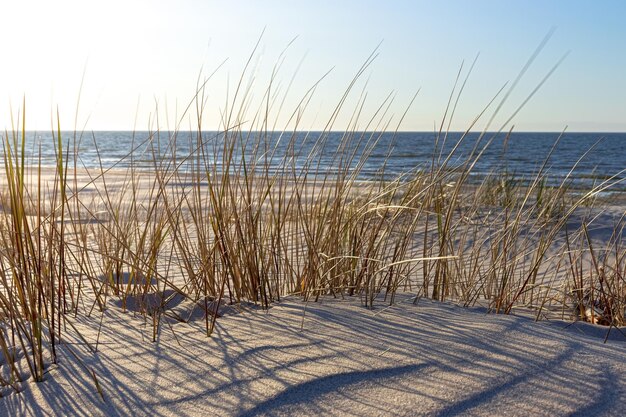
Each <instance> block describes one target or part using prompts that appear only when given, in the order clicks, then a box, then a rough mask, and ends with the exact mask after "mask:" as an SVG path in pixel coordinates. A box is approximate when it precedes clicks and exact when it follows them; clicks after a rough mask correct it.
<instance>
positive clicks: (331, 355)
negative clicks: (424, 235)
mask: <svg viewBox="0 0 626 417" xmlns="http://www.w3.org/2000/svg"><path fill="white" fill-rule="evenodd" d="M398 301H399V302H398V303H397V304H396V305H394V306H392V307H387V308H383V304H382V303H379V306H380V308H378V309H375V310H369V309H365V308H363V307H362V306H361V304H360V302H359V300H358V299H357V298H352V299H346V300H339V299H330V298H324V299H322V301H321V302H319V303H310V304H306V305H305V304H304V303H302V302H301V301H299V300H298V299H295V298H286V299H284V300H283V301H282V302H280V303H277V304H276V305H274V306H273V307H272V308H271V309H269V311H267V312H264V311H260V310H255V309H251V308H249V307H248V308H243V309H242V308H235V307H225V308H224V311H223V313H224V316H223V317H222V318H221V319H219V320H218V321H217V329H216V333H215V335H214V336H213V337H211V338H207V337H206V336H205V335H204V334H203V332H202V326H203V321H202V320H199V321H193V319H192V321H190V322H189V323H179V322H176V321H174V320H172V319H165V320H166V323H163V327H162V331H161V333H160V335H159V337H158V340H157V341H156V342H152V341H151V337H152V330H151V329H152V326H151V323H150V322H149V323H145V321H144V320H143V318H142V317H141V316H138V315H136V314H133V313H130V312H122V311H121V310H120V309H118V308H117V307H112V308H109V309H108V310H107V311H106V312H105V317H104V320H102V323H103V327H102V331H101V334H100V336H99V340H97V338H98V335H97V333H96V332H95V330H94V329H96V328H97V324H98V323H99V321H100V317H92V318H90V319H87V318H83V317H80V318H78V319H77V320H78V322H76V323H75V325H76V326H77V328H79V329H81V331H82V333H83V334H84V335H85V341H86V342H88V343H89V345H90V346H91V347H92V348H95V346H96V342H97V347H98V352H97V353H95V354H93V353H91V352H90V351H89V350H88V349H87V345H86V344H85V343H84V342H83V341H80V340H72V341H70V340H66V342H68V343H67V344H66V345H62V346H60V348H59V349H60V360H59V363H58V365H54V366H53V367H51V368H50V370H49V375H48V377H47V380H46V381H45V382H44V383H39V384H37V383H34V382H32V381H31V382H29V383H28V384H27V385H26V386H25V389H24V390H23V392H21V393H19V394H11V395H8V396H7V397H5V398H2V399H1V400H0V415H7V416H8V415H25V416H48V415H59V416H61V415H63V416H69V415H79V416H92V415H93V416H126V415H135V416H143V415H145V416H189V417H192V416H207V415H225V416H229V415H232V416H256V415H344V416H374V415H438V416H444V415H445V416H447V415H489V416H493V415H513V416H528V415H607V416H609V415H620V414H621V412H622V411H623V410H624V406H625V405H626V361H624V358H625V357H626V336H624V334H623V333H621V332H620V331H619V330H613V331H612V332H611V334H610V336H609V340H608V341H607V342H606V343H603V341H604V337H605V335H606V328H600V327H598V326H592V325H589V324H585V323H575V324H573V325H570V324H568V323H564V322H560V321H552V322H548V321H543V322H533V321H532V320H530V319H528V318H525V317H519V316H502V315H489V314H485V312H484V311H482V310H480V309H464V308H461V307H457V306H454V305H450V304H445V303H435V302H431V301H427V300H419V302H418V304H417V305H414V304H413V302H412V298H411V297H410V296H408V295H402V296H399V300H398ZM70 351H71V352H74V354H76V355H77V356H78V357H79V358H80V359H81V362H82V364H83V365H82V366H81V365H80V364H79V363H78V361H76V360H74V358H73V355H72V353H71V352H70ZM87 368H88V369H90V370H92V371H93V372H94V373H95V374H96V378H97V380H98V382H99V384H100V387H101V390H102V394H103V396H104V400H103V399H102V398H101V397H100V396H99V394H98V390H97V388H96V386H95V384H94V380H93V379H92V377H91V376H90V374H89V373H88V372H87V371H86V369H87ZM620 410H622V411H620Z"/></svg>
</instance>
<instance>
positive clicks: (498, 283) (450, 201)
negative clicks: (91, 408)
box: [0, 53, 626, 389]
mask: <svg viewBox="0 0 626 417" xmlns="http://www.w3.org/2000/svg"><path fill="white" fill-rule="evenodd" d="M253 55H254V53H253ZM374 58H375V54H373V55H372V56H371V57H369V58H368V59H367V60H366V61H365V63H364V65H363V66H362V67H361V68H360V70H359V71H358V73H357V75H356V77H355V79H354V80H353V82H352V83H351V84H350V85H349V86H348V88H347V89H346V91H345V93H344V94H343V95H342V96H341V98H340V99H339V101H338V103H337V105H336V108H335V110H334V112H333V114H332V115H331V117H330V119H329V120H328V123H327V125H326V126H325V128H324V130H323V131H321V132H306V131H304V129H302V127H301V125H300V123H301V122H300V117H301V114H302V113H303V112H304V111H306V108H307V104H308V103H309V100H310V98H311V95H312V94H313V92H314V88H312V89H311V90H309V91H307V92H305V93H304V95H303V96H302V98H301V100H300V102H299V104H298V105H297V108H296V109H294V110H293V113H292V114H291V115H290V117H288V120H289V122H288V123H287V125H286V126H284V127H283V128H282V130H281V129H279V128H277V127H276V122H274V121H273V120H278V119H279V115H280V113H281V111H283V110H282V102H283V100H282V99H281V96H280V94H278V92H277V91H275V90H274V86H275V85H276V77H277V74H278V72H279V71H278V67H279V65H277V68H275V71H273V72H272V75H271V78H270V80H269V81H268V87H267V88H266V89H265V90H264V92H263V94H262V100H261V101H260V102H259V103H257V104H258V105H257V107H254V105H253V103H254V101H253V99H252V95H251V93H250V90H249V89H247V88H245V87H244V86H245V84H246V83H245V80H246V77H248V76H249V68H248V66H246V67H245V68H244V71H243V73H242V75H241V77H240V78H239V80H238V83H237V87H236V88H235V93H234V95H233V96H232V99H231V100H230V101H229V102H228V103H227V106H226V108H225V109H223V110H222V114H223V118H222V125H221V126H220V129H219V131H218V132H214V133H209V132H206V131H204V129H203V126H202V120H203V116H202V115H203V113H204V112H205V105H206V96H207V92H206V91H205V90H206V88H207V87H206V85H207V83H206V81H204V82H202V83H199V85H198V88H197V91H196V94H195V95H194V97H193V99H192V100H191V102H190V104H189V106H188V107H187V109H186V110H185V112H184V114H183V116H182V118H181V120H183V118H188V117H191V118H192V119H193V118H195V122H196V125H195V126H194V127H192V128H190V129H189V132H186V133H187V134H184V133H183V132H182V131H181V130H180V129H179V128H178V127H176V128H175V129H173V130H171V131H170V130H168V131H161V130H160V129H159V128H158V123H157V127H156V128H152V126H151V130H150V131H149V133H148V136H147V138H146V140H145V141H141V142H139V141H138V142H133V145H132V149H131V150H130V152H129V153H128V155H127V157H126V158H125V162H128V168H127V169H121V168H119V167H118V168H115V167H105V166H103V165H102V163H101V164H100V166H99V167H97V168H85V167H83V166H81V162H80V152H79V150H78V149H79V142H81V141H82V139H81V138H80V135H79V134H76V133H75V134H73V135H66V134H64V133H63V132H61V130H60V128H59V127H58V126H57V128H56V129H55V132H54V135H53V136H54V138H55V148H56V166H55V167H54V171H53V175H52V178H53V179H52V180H51V181H45V180H44V179H45V178H47V177H46V176H45V175H44V172H43V171H44V170H45V169H46V168H45V167H43V166H42V163H41V160H40V159H39V160H37V159H35V157H33V158H32V159H31V160H28V159H27V157H26V152H25V147H26V142H27V140H26V139H27V138H26V128H25V121H24V118H23V116H22V118H21V119H19V122H21V126H22V127H21V129H20V130H18V129H14V130H13V131H12V132H5V134H4V135H3V150H4V167H5V175H6V184H4V188H3V190H2V194H1V196H2V197H1V198H2V200H1V201H0V203H1V205H2V209H3V211H2V213H1V215H0V242H2V250H1V251H0V352H2V355H3V356H4V358H5V360H6V363H7V364H8V365H9V366H8V367H7V369H8V372H5V373H4V374H2V375H0V385H2V386H5V387H12V389H19V382H20V381H21V380H23V379H25V377H26V374H25V373H24V372H23V371H22V369H21V368H20V366H21V365H19V364H20V363H21V362H20V361H19V360H18V358H20V357H23V358H25V359H24V360H25V363H26V366H27V368H28V374H29V375H32V377H33V378H34V379H35V380H36V381H41V380H43V379H44V374H45V369H46V365H47V363H49V362H54V360H55V358H56V348H57V346H58V345H59V343H60V340H61V330H62V329H64V328H65V327H64V325H65V324H67V325H68V326H70V327H71V320H70V315H74V316H76V315H79V314H85V315H90V314H98V313H99V314H103V312H104V310H106V309H107V308H109V307H110V305H111V304H112V303H116V304H117V305H119V306H120V307H121V308H122V309H125V310H129V311H133V312H134V313H136V314H138V315H140V316H141V317H143V319H144V320H146V321H149V322H150V324H151V325H152V339H153V340H156V338H157V335H158V332H159V331H160V329H161V324H162V323H163V322H164V321H167V320H170V319H171V318H172V317H174V318H175V319H176V320H179V321H184V320H186V319H185V318H183V317H182V316H181V315H180V314H178V313H175V312H172V311H170V310H172V306H173V305H177V304H179V303H180V300H181V299H182V300H184V302H185V303H188V304H189V305H191V306H192V308H198V309H200V311H201V312H202V318H203V321H204V330H205V332H206V334H207V335H211V334H212V332H213V329H214V326H215V321H216V320H217V318H218V317H219V316H220V311H221V310H222V309H221V307H222V306H223V305H224V304H238V303H245V302H249V303H254V304H258V305H260V306H261V307H264V308H267V307H269V306H270V305H271V303H273V302H275V301H277V300H280V298H281V297H283V296H285V295H298V296H300V297H302V298H303V299H304V300H317V299H318V298H319V297H321V296H323V295H330V296H334V297H349V296H359V297H362V300H363V304H364V305H365V306H367V307H370V308H371V307H374V304H375V303H376V302H379V301H378V300H384V302H386V303H393V301H394V296H395V294H396V293H397V292H399V291H411V292H415V293H416V294H417V295H418V296H423V297H429V298H432V299H435V300H440V301H446V300H448V301H454V302H458V303H461V304H464V305H475V304H484V305H486V306H487V307H488V308H489V309H490V311H493V312H495V313H505V314H509V313H511V312H512V311H514V309H518V308H521V307H523V308H526V309H532V310H533V311H535V312H536V315H537V318H540V317H543V315H545V314H548V313H551V312H553V311H555V310H556V309H560V311H561V312H565V311H569V312H571V313H572V314H573V315H574V316H575V317H578V318H580V319H583V320H587V321H590V322H594V323H598V324H606V325H608V326H612V327H616V326H622V325H624V308H625V307H626V286H625V282H624V272H625V270H624V268H625V266H624V265H626V264H625V261H626V260H625V259H624V257H625V255H624V253H625V252H624V247H623V240H622V236H623V228H624V219H623V217H622V219H620V220H619V221H618V222H617V223H616V224H615V225H614V229H613V236H612V237H611V239H610V240H609V241H607V242H603V243H602V245H601V246H600V247H598V244H597V243H596V242H595V241H594V240H593V237H592V236H591V234H590V233H589V232H588V229H587V224H586V223H582V225H581V226H580V227H578V228H577V230H571V229H570V225H569V220H570V219H571V217H572V215H573V214H574V213H577V212H578V211H580V210H587V212H588V213H593V212H594V210H595V211H597V210H601V207H600V201H599V200H598V199H597V198H596V197H597V196H598V195H599V194H600V193H601V192H603V191H606V190H607V189H610V187H612V186H613V185H614V184H616V183H618V182H619V181H621V180H620V179H619V178H620V177H619V174H618V175H616V176H615V177H609V178H607V179H605V180H604V181H603V182H601V183H597V184H594V185H593V186H592V187H591V188H590V190H588V192H586V193H583V194H580V191H577V193H578V194H574V193H572V192H571V188H570V184H571V181H570V180H571V178H572V176H574V175H575V170H576V168H577V164H575V165H574V166H573V167H572V169H571V171H570V173H569V174H568V175H567V176H566V177H565V178H563V179H561V181H560V182H555V181H554V180H551V179H550V180H549V179H548V175H549V173H548V172H547V171H548V170H547V166H548V165H549V160H550V156H551V155H548V156H547V157H546V159H545V160H544V161H543V163H542V165H541V166H540V167H539V168H538V170H537V172H536V173H535V174H534V175H533V176H532V177H530V178H520V177H519V176H516V175H513V174H512V173H511V172H510V171H509V169H508V167H507V166H506V163H505V164H504V165H503V166H501V167H497V168H496V169H495V170H494V171H493V173H492V174H491V175H488V176H487V177H486V178H483V179H482V180H480V181H476V180H474V179H473V178H474V177H473V176H472V174H473V173H474V171H475V167H476V165H477V163H478V162H479V161H480V159H481V158H482V156H483V155H484V153H485V152H486V151H487V150H488V149H489V147H490V146H491V145H492V143H493V141H494V140H495V138H496V137H498V135H501V134H502V130H503V128H504V127H505V126H506V125H507V124H505V125H503V127H502V128H500V129H499V130H497V131H496V132H495V133H489V132H488V129H489V127H490V126H491V121H493V117H495V114H497V113H498V112H500V109H501V107H502V103H503V102H504V100H506V99H507V98H508V95H509V93H510V90H509V91H507V93H505V94H504V97H502V98H501V101H500V102H499V104H498V105H496V106H495V109H493V106H494V103H497V102H498V101H497V100H498V99H499V98H500V95H501V93H502V91H503V90H500V91H498V92H497V93H496V94H495V95H494V98H493V100H492V101H490V102H489V103H487V105H485V107H484V108H483V110H481V111H480V112H479V114H478V115H477V117H476V119H475V120H474V121H473V122H472V123H471V124H470V126H468V129H467V131H466V132H463V133H462V134H461V136H460V138H459V139H458V141H457V142H456V143H454V144H453V145H452V148H451V149H452V150H451V151H450V152H449V153H447V154H445V153H444V152H443V149H444V145H445V144H446V142H447V141H451V139H450V136H451V135H450V132H449V131H448V129H449V126H450V125H451V120H452V118H453V116H454V111H455V108H456V105H457V103H458V101H459V100H460V97H461V93H462V91H463V88H464V86H465V83H466V82H467V80H468V78H469V74H470V73H471V69H470V71H469V72H468V73H467V76H466V77H465V79H463V81H462V82H461V81H460V80H461V78H460V76H461V70H460V71H459V78H458V79H457V81H456V82H455V85H454V88H453V92H452V94H451V95H450V101H449V103H448V108H447V109H446V112H445V114H444V117H443V121H442V123H441V126H440V128H439V130H438V131H436V132H435V133H433V141H434V143H435V147H434V151H433V155H432V158H431V160H430V163H429V165H428V166H427V167H424V166H422V167H419V169H415V170H413V171H411V172H407V173H404V174H402V175H400V176H398V177H396V178H389V177H388V176H387V175H386V174H385V165H386V163H383V164H382V165H383V166H381V169H380V171H379V174H378V175H377V176H374V177H370V178H369V179H368V180H364V179H363V175H362V174H363V169H364V167H365V165H366V163H367V162H368V159H369V158H370V156H371V154H372V152H373V151H374V150H375V149H378V148H377V147H379V144H380V141H381V138H382V137H383V134H384V133H387V134H390V135H392V136H393V134H394V132H396V131H397V130H398V128H399V126H400V125H401V123H402V119H403V118H400V120H399V121H398V122H397V124H396V125H393V126H392V125H391V118H390V117H389V115H388V114H387V111H388V109H389V106H390V103H391V98H387V99H385V100H384V101H383V102H382V103H380V104H379V105H378V106H376V107H375V111H374V113H373V115H372V116H371V117H369V118H367V117H364V116H363V114H364V111H363V109H364V108H365V105H366V102H367V96H366V94H364V93H363V94H361V95H360V98H359V100H358V102H357V105H356V108H355V110H354V111H353V113H352V117H351V120H350V123H349V125H348V126H347V128H346V129H345V131H344V132H343V133H342V134H341V136H340V138H339V140H337V141H336V142H333V140H334V135H336V133H335V132H334V128H335V125H334V124H335V123H336V119H337V115H338V114H339V113H340V112H341V111H344V110H345V109H344V106H345V103H346V98H347V97H348V96H349V95H350V94H352V93H353V90H354V89H355V88H356V85H357V83H358V81H359V79H360V77H361V76H362V75H363V73H364V72H365V70H366V69H367V68H368V67H369V66H370V64H371V62H372V60H373V59H374ZM250 59H251V60H252V56H251V58H250ZM281 59H282V58H281ZM279 61H280V60H279ZM542 82H543V81H542ZM459 83H460V84H459ZM532 94H534V92H533V93H531V95H530V96H529V97H528V99H529V98H530V97H532ZM528 99H527V100H528ZM527 100H525V101H524V102H523V103H522V105H521V106H523V104H524V103H525V102H526V101H527ZM411 102H412V101H411ZM409 106H410V103H409ZM194 110H195V115H194V114H192V113H193V111H194ZM488 111H493V116H492V117H491V119H490V121H489V122H488V124H487V127H486V128H485V130H484V131H483V132H482V133H481V134H480V136H479V138H478V140H476V142H475V143H474V144H473V145H472V146H471V152H470V153H469V154H467V155H458V151H459V149H460V148H461V145H462V144H463V143H464V142H465V141H467V140H469V139H468V134H469V132H470V131H471V130H472V129H474V128H475V126H476V123H477V122H478V121H479V120H481V118H483V117H484V115H485V114H486V113H487V112H488ZM518 111H519V108H518V109H517V110H516V111H514V112H513V116H514V115H515V114H516V113H517V112H518ZM157 113H158V111H157ZM513 116H511V117H513ZM509 121H510V120H509ZM507 123H508V122H507ZM446 126H447V128H446ZM511 130H512V129H511ZM509 133H510V131H509ZM64 138H65V139H64ZM508 140H509V134H506V136H505V142H504V143H505V144H506V143H507V141H508ZM181 141H186V143H185V144H186V148H185V147H180V146H179V145H180V144H181ZM391 142H392V143H393V140H392V141H391ZM558 142H559V138H557V140H556V141H555V144H554V148H556V146H558ZM81 143H82V142H81ZM303 143H307V144H310V147H309V148H310V149H311V151H310V152H309V153H308V154H303V151H302V149H304V147H303V146H302V144H303ZM93 146H94V147H95V149H96V150H98V144H97V138H96V137H93ZM554 148H553V149H554ZM138 149H141V150H142V151H145V150H146V149H147V152H148V154H149V155H150V166H149V167H148V168H145V169H139V168H138V165H137V164H136V162H135V158H136V155H135V153H136V152H137V150H138ZM180 149H187V151H186V152H185V153H184V154H181V153H180V152H181V151H180ZM390 149H392V148H390ZM40 152H41V151H39V155H41V153H40ZM35 155H37V153H35ZM584 156H585V155H581V160H582V158H584ZM388 157H389V158H393V153H392V151H391V150H390V151H389V156H388ZM503 161H504V162H506V158H503ZM579 162H580V161H579ZM114 168H115V169H114ZM622 174H623V173H622ZM87 187H89V188H91V189H93V192H91V193H90V194H88V195H87V194H85V193H83V190H85V189H86V188H87ZM380 302H383V301H380ZM563 315H564V314H563ZM96 348H97V347H96Z"/></svg>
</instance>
